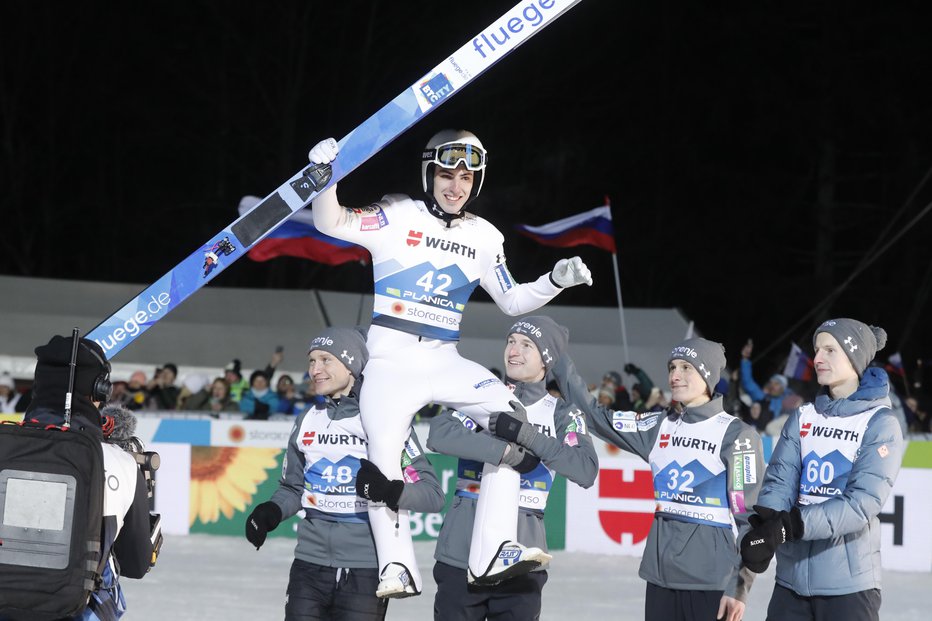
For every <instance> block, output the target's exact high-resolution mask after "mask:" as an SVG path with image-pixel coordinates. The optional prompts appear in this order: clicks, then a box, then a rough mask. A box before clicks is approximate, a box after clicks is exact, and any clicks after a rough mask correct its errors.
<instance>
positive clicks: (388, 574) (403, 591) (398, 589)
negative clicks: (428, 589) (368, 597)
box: [375, 563, 421, 599]
mask: <svg viewBox="0 0 932 621" xmlns="http://www.w3.org/2000/svg"><path fill="white" fill-rule="evenodd" d="M375 594H376V596H377V597H384V598H387V599H400V598H402V597H414V596H415V595H420V594H421V592H420V591H418V590H417V588H416V586H415V584H414V580H412V579H411V572H409V571H408V568H407V567H405V566H404V565H402V564H401V563H389V564H388V565H386V566H385V569H384V570H382V575H381V576H380V577H379V586H378V587H377V588H376V590H375Z"/></svg>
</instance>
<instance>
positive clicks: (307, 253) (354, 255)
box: [239, 196, 370, 265]
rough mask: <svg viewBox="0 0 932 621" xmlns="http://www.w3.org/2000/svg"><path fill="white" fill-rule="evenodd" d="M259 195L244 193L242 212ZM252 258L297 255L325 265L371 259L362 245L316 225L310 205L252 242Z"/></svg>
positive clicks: (250, 251) (241, 202)
mask: <svg viewBox="0 0 932 621" xmlns="http://www.w3.org/2000/svg"><path fill="white" fill-rule="evenodd" d="M253 199H255V201H256V202H257V201H259V200H260V199H259V198H258V197H254V196H244V197H243V199H242V200H241V201H240V204H239V212H240V215H242V214H243V213H244V212H246V211H248V210H249V209H250V208H251V207H252V206H253V205H254V204H255V203H254V202H253ZM247 256H248V257H249V258H250V259H252V260H253V261H268V260H269V259H274V258H276V257H298V258H299V259H310V260H311V261H317V262H318V263H324V264H326V265H339V264H341V263H349V262H351V261H360V262H361V263H369V261H370V257H369V251H368V250H366V249H365V248H363V247H362V246H357V245H356V244H351V243H350V242H346V241H343V240H342V239H336V238H333V237H330V236H329V235H324V234H323V233H321V232H320V231H318V230H317V227H315V226H314V217H313V216H312V215H311V211H310V210H308V209H304V210H301V211H299V212H297V213H296V214H295V215H293V216H291V217H290V218H289V219H288V220H285V221H284V222H283V223H282V224H281V226H279V227H278V228H277V229H275V230H274V231H272V232H271V233H269V235H268V236H267V237H266V238H265V239H263V240H261V241H259V242H258V243H257V244H256V245H255V246H253V247H252V248H251V249H250V250H249V253H248V255H247Z"/></svg>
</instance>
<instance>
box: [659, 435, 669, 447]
mask: <svg viewBox="0 0 932 621" xmlns="http://www.w3.org/2000/svg"><path fill="white" fill-rule="evenodd" d="M669 444H670V434H669V433H662V434H660V448H667V445H669Z"/></svg>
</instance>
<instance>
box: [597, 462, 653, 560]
mask: <svg viewBox="0 0 932 621" xmlns="http://www.w3.org/2000/svg"><path fill="white" fill-rule="evenodd" d="M598 489H599V501H600V502H599V505H600V506H599V523H600V525H601V526H602V531H603V532H604V533H605V534H606V535H608V537H609V538H610V539H611V540H612V541H614V542H615V543H618V544H622V545H629V546H630V545H637V544H638V543H640V542H642V541H644V540H645V539H647V533H649V532H650V527H651V524H652V523H653V521H654V513H653V512H652V511H650V510H641V511H638V510H637V509H636V508H634V507H635V506H637V504H638V503H643V502H644V501H646V502H650V501H652V500H653V498H654V484H653V477H652V476H651V473H650V470H635V471H633V472H631V471H627V472H625V471H624V470H614V469H612V470H608V469H606V470H601V471H600V472H599V478H598ZM612 499H620V500H621V501H622V503H624V504H623V505H622V506H624V507H625V508H621V507H619V506H613V503H612ZM632 501H633V506H631V507H630V508H629V507H628V505H629V504H631V503H632ZM647 509H649V505H648V507H647ZM629 538H630V541H628V539H629Z"/></svg>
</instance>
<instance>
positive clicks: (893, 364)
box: [884, 352, 906, 377]
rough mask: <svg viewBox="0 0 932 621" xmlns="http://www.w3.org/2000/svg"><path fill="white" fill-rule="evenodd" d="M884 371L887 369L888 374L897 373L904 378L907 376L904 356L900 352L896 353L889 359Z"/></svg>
mask: <svg viewBox="0 0 932 621" xmlns="http://www.w3.org/2000/svg"><path fill="white" fill-rule="evenodd" d="M884 369H886V370H887V372H888V373H895V374H896V375H899V376H902V377H905V376H906V369H904V368H903V356H901V355H900V352H895V353H894V354H892V355H891V356H890V357H889V358H887V364H885V365H884Z"/></svg>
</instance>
